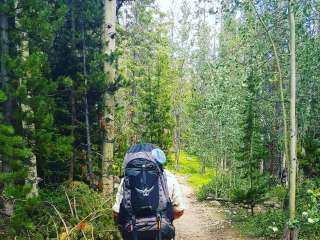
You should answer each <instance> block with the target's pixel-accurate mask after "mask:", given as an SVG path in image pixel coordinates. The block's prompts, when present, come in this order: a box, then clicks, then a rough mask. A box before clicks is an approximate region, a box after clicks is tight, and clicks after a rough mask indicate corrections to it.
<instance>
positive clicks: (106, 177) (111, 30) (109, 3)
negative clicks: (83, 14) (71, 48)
mask: <svg viewBox="0 0 320 240" xmlns="http://www.w3.org/2000/svg"><path fill="white" fill-rule="evenodd" d="M103 27H104V31H103V32H104V35H103V41H104V46H105V47H104V54H105V55H107V56H110V55H111V54H112V53H113V52H114V50H115V47H116V42H115V32H116V28H115V27H116V0H105V1H104V26H103ZM104 72H105V74H106V78H107V79H106V82H107V85H108V86H111V85H112V84H114V82H115V75H116V72H115V69H114V67H113V66H112V63H111V62H109V61H106V62H105V63H104ZM103 104H104V106H103V119H102V121H103V124H102V127H103V130H104V136H103V146H102V151H103V153H102V155H103V156H102V164H101V169H102V174H101V176H102V191H103V194H104V195H105V196H107V195H109V194H111V193H112V192H113V180H112V174H113V173H112V172H113V150H114V138H115V136H114V131H115V129H114V114H115V106H114V92H113V91H112V90H110V89H109V90H106V91H105V94H104V99H103Z"/></svg>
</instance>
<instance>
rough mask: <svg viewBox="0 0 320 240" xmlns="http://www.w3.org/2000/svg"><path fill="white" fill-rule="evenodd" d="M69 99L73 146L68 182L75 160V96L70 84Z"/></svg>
mask: <svg viewBox="0 0 320 240" xmlns="http://www.w3.org/2000/svg"><path fill="white" fill-rule="evenodd" d="M70 101H71V136H72V137H73V146H72V157H71V161H70V168H69V182H72V181H73V177H74V166H75V161H76V146H75V141H76V140H75V134H74V133H75V129H76V121H77V117H76V112H77V111H76V98H75V92H74V86H72V89H71V94H70Z"/></svg>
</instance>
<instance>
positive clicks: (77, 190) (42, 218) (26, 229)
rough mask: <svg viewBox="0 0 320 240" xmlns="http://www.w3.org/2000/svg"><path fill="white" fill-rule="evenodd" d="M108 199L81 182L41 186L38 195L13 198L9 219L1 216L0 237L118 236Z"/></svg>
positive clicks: (75, 239)
mask: <svg viewBox="0 0 320 240" xmlns="http://www.w3.org/2000/svg"><path fill="white" fill-rule="evenodd" d="M111 201H112V199H111V198H110V199H106V198H104V197H102V195H101V193H98V192H95V191H93V190H91V189H90V188H89V187H88V186H87V185H86V184H83V183H81V182H73V183H72V184H71V185H69V184H63V185H61V186H59V187H58V188H56V189H51V188H50V189H42V190H41V191H40V194H39V197H38V198H33V199H30V200H21V201H16V203H15V211H14V215H13V216H12V217H11V218H10V219H5V220H4V219H0V239H3V240H7V239H8V240H9V239H17V240H24V239H26V240H27V239H33V240H38V239H39V240H40V239H59V240H67V239H68V240H85V239H95V240H108V239H110V240H111V239H113V240H116V239H119V238H118V237H117V230H116V228H115V227H114V224H113V220H112V210H111ZM3 221H4V222H3ZM5 223H6V224H5ZM67 233H68V234H67Z"/></svg>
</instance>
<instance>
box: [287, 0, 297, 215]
mask: <svg viewBox="0 0 320 240" xmlns="http://www.w3.org/2000/svg"><path fill="white" fill-rule="evenodd" d="M292 5H293V1H292V0H289V24H290V25H289V26H290V75H291V76H290V77H291V78H290V79H291V82H290V92H291V99H290V127H291V141H290V180H289V182H290V195H289V210H290V220H294V219H295V217H296V174H297V125H296V124H297V123H296V84H297V79H296V49H295V48H296V36H295V19H294V12H293V7H292Z"/></svg>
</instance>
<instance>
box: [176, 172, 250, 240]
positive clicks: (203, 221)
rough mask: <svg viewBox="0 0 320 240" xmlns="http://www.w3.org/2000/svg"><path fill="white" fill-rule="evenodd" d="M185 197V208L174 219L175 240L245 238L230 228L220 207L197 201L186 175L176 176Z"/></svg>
mask: <svg viewBox="0 0 320 240" xmlns="http://www.w3.org/2000/svg"><path fill="white" fill-rule="evenodd" d="M177 178H178V181H179V183H180V184H181V188H182V192H183V194H184V197H185V201H186V205H187V210H186V211H185V214H184V215H183V216H182V217H181V218H180V219H178V220H176V221H175V227H176V233H177V236H176V240H195V239H197V240H245V239H248V238H244V237H241V236H240V234H239V233H238V232H237V231H236V230H235V229H232V228H231V223H230V222H229V221H227V220H226V219H225V217H224V213H223V211H224V209H223V208H222V207H215V206H210V203H201V202H198V201H197V199H196V196H195V194H194V192H193V189H192V188H191V187H190V186H189V184H188V182H187V177H185V176H178V177H177Z"/></svg>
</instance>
